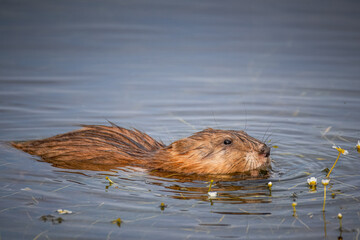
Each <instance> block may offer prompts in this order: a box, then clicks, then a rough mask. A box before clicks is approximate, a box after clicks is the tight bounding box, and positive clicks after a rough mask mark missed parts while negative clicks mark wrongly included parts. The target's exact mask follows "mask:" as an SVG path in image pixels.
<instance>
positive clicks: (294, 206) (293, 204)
mask: <svg viewBox="0 0 360 240" xmlns="http://www.w3.org/2000/svg"><path fill="white" fill-rule="evenodd" d="M291 206H292V207H293V216H294V217H296V206H297V202H295V201H294V202H293V203H292V204H291Z"/></svg>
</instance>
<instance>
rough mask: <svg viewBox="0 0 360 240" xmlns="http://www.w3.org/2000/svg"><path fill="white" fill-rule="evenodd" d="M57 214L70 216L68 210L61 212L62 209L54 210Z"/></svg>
mask: <svg viewBox="0 0 360 240" xmlns="http://www.w3.org/2000/svg"><path fill="white" fill-rule="evenodd" d="M56 211H57V212H58V213H59V214H71V213H72V211H69V210H65V209H64V210H63V209H58V210H56Z"/></svg>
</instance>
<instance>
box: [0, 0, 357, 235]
mask: <svg viewBox="0 0 360 240" xmlns="http://www.w3.org/2000/svg"><path fill="white" fill-rule="evenodd" d="M0 36H1V37H0V140H1V141H2V143H1V144H0V239H170V238H172V239H228V238H230V239H337V238H338V237H339V236H342V237H343V239H359V235H360V224H359V223H360V219H359V218H360V210H359V209H360V208H359V206H360V205H359V202H360V193H359V186H360V174H359V169H360V159H359V158H360V154H359V153H358V152H357V151H356V148H355V145H356V143H357V141H358V140H359V139H360V131H359V122H360V121H359V120H360V111H359V106H360V79H359V75H360V67H359V66H360V4H359V3H358V2H356V1H151V2H150V1H141V0H140V1H14V0H12V1H1V2H0ZM107 120H110V121H112V122H114V123H116V124H118V125H120V126H123V127H128V128H131V127H135V128H138V129H140V130H142V131H144V132H146V133H148V134H149V135H151V136H152V137H154V138H156V139H159V140H162V141H163V142H165V143H166V144H168V143H171V142H172V141H174V140H176V139H180V138H182V137H187V136H189V135H191V134H192V133H194V132H196V131H200V130H202V129H204V128H206V127H213V128H221V129H236V130H246V131H247V132H248V134H250V135H252V136H254V137H257V138H259V139H261V140H265V139H267V141H268V140H270V141H271V142H270V144H271V145H272V146H277V147H278V148H273V149H272V159H273V163H272V168H273V170H272V172H271V175H270V176H269V177H268V178H266V179H240V180H236V181H235V180H234V181H217V183H216V184H215V186H214V187H213V191H217V192H218V193H219V196H218V197H217V198H216V199H213V200H209V199H208V197H207V191H208V181H210V180H211V179H208V178H207V177H206V176H205V177H196V176H191V177H182V176H172V175H159V174H152V173H149V172H146V171H144V170H141V169H134V168H126V169H116V170H114V172H92V171H85V170H66V169H59V168H56V167H53V166H51V165H50V164H48V163H46V162H41V161H39V160H40V159H39V158H38V157H34V156H31V155H28V154H26V153H23V152H21V151H18V150H16V149H13V148H11V147H10V146H9V144H8V141H17V140H30V139H39V138H45V137H50V136H52V135H55V134H60V133H64V132H67V131H71V130H74V129H77V128H78V126H79V125H81V124H105V125H106V124H108V123H107ZM333 144H336V145H340V146H341V147H342V148H344V149H346V150H348V151H349V154H348V155H346V156H344V155H342V156H341V157H340V160H339V162H338V163H337V165H336V167H335V169H334V171H333V173H332V174H331V181H330V185H329V186H328V188H327V199H326V210H325V212H324V213H323V212H322V206H323V194H324V192H323V186H322V185H321V184H320V183H319V184H318V186H317V191H316V192H312V191H311V190H310V189H309V187H308V186H307V183H306V180H307V178H308V177H310V176H314V177H317V178H318V182H320V181H321V179H323V178H324V177H325V175H326V173H325V172H323V170H324V169H325V168H330V167H331V166H332V164H333V163H334V161H335V159H336V157H337V153H338V152H337V151H336V150H335V149H332V146H333ZM106 176H109V177H110V179H112V180H113V181H114V182H115V184H113V185H110V184H109V182H108V181H107V180H106V179H105V177H106ZM269 181H272V182H273V187H272V191H271V193H270V192H269V189H268V188H267V186H266V184H267V183H268V182H269ZM294 199H295V200H296V202H297V206H296V209H297V212H296V216H293V208H292V206H291V203H292V202H293V200H294ZM162 202H163V203H164V204H166V205H167V207H166V208H164V209H161V208H160V207H159V206H160V204H161V203H162ZM57 209H66V210H71V211H72V212H73V213H72V214H66V215H59V214H58V213H57V212H56V210H57ZM338 213H342V215H343V220H342V224H343V226H342V228H341V229H340V226H339V220H338V219H337V214H338ZM49 215H50V216H49ZM117 218H121V220H122V223H121V225H120V227H119V226H117V224H113V223H112V221H113V220H115V219H117Z"/></svg>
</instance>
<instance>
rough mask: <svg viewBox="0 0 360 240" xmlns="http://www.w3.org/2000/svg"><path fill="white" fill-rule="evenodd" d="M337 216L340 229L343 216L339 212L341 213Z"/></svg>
mask: <svg viewBox="0 0 360 240" xmlns="http://www.w3.org/2000/svg"><path fill="white" fill-rule="evenodd" d="M337 217H338V219H339V223H340V231H341V230H342V218H343V216H342V214H341V213H338V215H337Z"/></svg>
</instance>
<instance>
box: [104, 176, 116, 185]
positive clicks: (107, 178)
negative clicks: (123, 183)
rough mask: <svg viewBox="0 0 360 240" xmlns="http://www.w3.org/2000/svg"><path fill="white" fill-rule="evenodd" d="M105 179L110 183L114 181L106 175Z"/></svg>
mask: <svg viewBox="0 0 360 240" xmlns="http://www.w3.org/2000/svg"><path fill="white" fill-rule="evenodd" d="M105 179H106V180H108V181H109V183H110V185H111V184H114V182H113V181H112V180H111V179H110V178H109V177H106V178H105Z"/></svg>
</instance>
